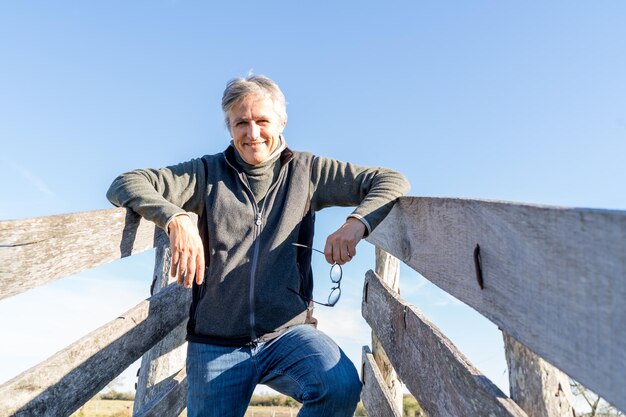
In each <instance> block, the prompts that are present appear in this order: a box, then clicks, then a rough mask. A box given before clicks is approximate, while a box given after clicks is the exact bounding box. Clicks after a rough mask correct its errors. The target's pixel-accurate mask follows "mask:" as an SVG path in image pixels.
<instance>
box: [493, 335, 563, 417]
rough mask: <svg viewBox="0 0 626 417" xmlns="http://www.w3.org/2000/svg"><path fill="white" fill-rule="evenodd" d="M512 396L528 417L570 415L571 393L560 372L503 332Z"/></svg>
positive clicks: (560, 416)
mask: <svg viewBox="0 0 626 417" xmlns="http://www.w3.org/2000/svg"><path fill="white" fill-rule="evenodd" d="M502 335H503V337H504V351H505V353H506V362H507V365H508V367H509V386H510V390H511V399H513V400H514V401H515V402H516V403H517V405H519V406H520V407H521V408H522V410H524V411H525V412H526V414H528V417H572V416H575V413H574V408H573V407H572V403H573V396H572V390H571V388H570V384H569V379H568V377H567V375H565V374H564V373H563V372H561V371H560V370H558V369H557V368H555V367H554V366H552V365H550V364H549V363H548V362H546V361H545V360H543V359H542V358H541V357H539V356H537V355H536V354H535V353H533V352H532V351H530V350H529V349H528V348H527V347H526V346H524V345H522V344H521V343H520V342H518V341H517V340H515V339H514V338H513V337H512V336H510V335H508V334H506V333H503V334H502Z"/></svg>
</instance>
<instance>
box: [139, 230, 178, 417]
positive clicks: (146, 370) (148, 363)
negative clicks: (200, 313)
mask: <svg viewBox="0 0 626 417" xmlns="http://www.w3.org/2000/svg"><path fill="white" fill-rule="evenodd" d="M160 233H165V232H160ZM171 258H172V256H171V251H170V248H169V245H167V246H158V247H157V248H156V255H155V264H154V276H153V284H152V293H153V294H157V293H159V292H160V291H162V290H164V289H165V288H167V286H168V285H169V284H172V283H174V282H176V278H175V277H171V276H170V274H169V271H170V265H171ZM174 285H178V284H174ZM186 334H187V326H186V322H183V323H181V324H180V325H179V326H178V327H176V328H175V329H174V330H172V331H171V332H170V333H169V334H168V335H167V336H165V337H164V338H163V340H161V341H160V342H159V343H157V344H156V345H154V346H153V347H152V348H150V350H148V351H147V352H146V353H144V355H143V356H142V357H141V367H140V368H139V378H138V381H137V393H136V394H135V402H134V406H133V410H142V409H144V408H146V409H147V407H150V406H151V404H152V403H154V402H160V400H161V398H162V396H164V395H167V394H168V392H169V390H170V384H169V382H168V381H171V379H172V377H173V375H176V374H178V373H179V371H180V370H181V369H182V368H184V367H185V359H186V358H187V349H186V348H187V344H186V343H185V336H186ZM179 413H180V412H179ZM176 415H178V414H176Z"/></svg>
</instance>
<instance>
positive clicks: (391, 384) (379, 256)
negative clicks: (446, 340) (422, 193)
mask: <svg viewBox="0 0 626 417" xmlns="http://www.w3.org/2000/svg"><path fill="white" fill-rule="evenodd" d="M376 274H377V275H378V276H379V277H380V278H381V279H382V280H383V281H384V282H385V283H386V284H387V285H388V286H390V287H391V288H392V289H393V290H394V291H396V292H397V291H398V289H399V285H400V261H399V260H398V258H395V257H393V256H391V255H390V254H388V253H387V252H385V251H384V250H382V249H381V248H379V247H378V246H376ZM372 354H373V356H374V360H375V361H376V364H377V365H378V369H379V370H380V372H381V373H382V375H383V378H384V380H385V382H386V383H387V387H388V388H389V392H390V394H391V396H392V397H393V399H394V404H395V406H396V408H397V410H398V412H399V413H400V415H402V383H401V382H400V379H399V378H398V375H397V374H396V371H395V370H394V369H393V366H392V365H391V362H390V361H389V358H388V357H387V354H386V353H385V350H384V349H383V347H382V345H381V344H380V341H379V340H378V337H376V335H375V334H374V331H372Z"/></svg>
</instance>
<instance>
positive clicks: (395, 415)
mask: <svg viewBox="0 0 626 417" xmlns="http://www.w3.org/2000/svg"><path fill="white" fill-rule="evenodd" d="M361 379H362V381H363V389H362V390H361V401H363V406H364V407H365V411H366V412H367V415H368V416H376V417H402V408H400V409H399V410H398V407H397V406H396V404H395V402H396V399H395V398H394V395H393V394H392V393H391V392H390V391H389V389H388V388H387V382H386V381H385V378H384V376H383V374H382V373H381V372H380V369H378V365H377V364H376V360H375V359H374V356H373V355H372V353H371V352H370V350H369V348H368V347H367V346H363V356H362V368H361Z"/></svg>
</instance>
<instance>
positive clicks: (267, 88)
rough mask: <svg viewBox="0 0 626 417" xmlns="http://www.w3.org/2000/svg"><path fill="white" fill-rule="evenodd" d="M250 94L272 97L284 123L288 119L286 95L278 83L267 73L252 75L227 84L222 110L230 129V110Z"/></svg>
mask: <svg viewBox="0 0 626 417" xmlns="http://www.w3.org/2000/svg"><path fill="white" fill-rule="evenodd" d="M249 95H254V96H259V97H263V98H269V99H271V100H272V101H273V102H274V108H275V109H276V113H277V114H278V116H279V117H280V119H281V121H282V122H283V123H285V122H286V121H287V105H286V103H285V95H284V94H283V92H282V91H280V88H279V87H278V84H276V83H275V82H274V81H272V80H271V79H270V78H268V77H266V76H265V75H251V76H248V77H246V78H235V79H234V80H230V81H229V82H228V84H226V89H225V90H224V95H223V96H222V110H223V111H224V121H225V122H226V127H227V128H228V130H230V123H229V119H228V115H229V113H230V110H231V109H232V108H233V107H234V106H235V105H236V104H238V103H239V102H240V101H241V100H243V99H244V98H245V97H247V96H249Z"/></svg>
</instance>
